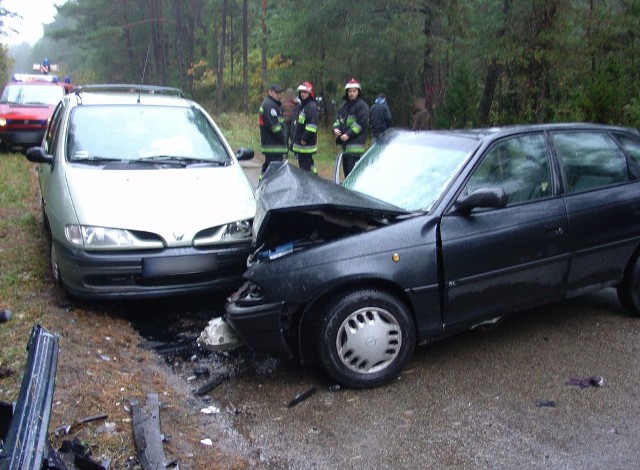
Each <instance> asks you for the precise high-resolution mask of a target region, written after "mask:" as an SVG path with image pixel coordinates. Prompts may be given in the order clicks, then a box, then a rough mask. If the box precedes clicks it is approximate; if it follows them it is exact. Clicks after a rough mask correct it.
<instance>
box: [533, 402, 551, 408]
mask: <svg viewBox="0 0 640 470" xmlns="http://www.w3.org/2000/svg"><path fill="white" fill-rule="evenodd" d="M536 406H537V407H538V408H542V407H545V406H549V407H553V406H556V402H555V401H553V400H538V401H537V402H536Z"/></svg>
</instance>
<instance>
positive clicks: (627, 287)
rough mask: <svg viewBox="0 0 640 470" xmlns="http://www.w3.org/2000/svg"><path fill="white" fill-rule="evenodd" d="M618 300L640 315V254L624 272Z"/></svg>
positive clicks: (634, 313)
mask: <svg viewBox="0 0 640 470" xmlns="http://www.w3.org/2000/svg"><path fill="white" fill-rule="evenodd" d="M617 294H618V300H620V303H621V304H622V306H623V307H624V308H625V309H626V310H628V311H629V312H630V313H632V314H633V315H635V316H640V256H639V257H637V258H636V259H635V261H634V263H633V265H631V266H629V268H627V270H626V271H625V274H624V279H622V283H620V285H618V288H617Z"/></svg>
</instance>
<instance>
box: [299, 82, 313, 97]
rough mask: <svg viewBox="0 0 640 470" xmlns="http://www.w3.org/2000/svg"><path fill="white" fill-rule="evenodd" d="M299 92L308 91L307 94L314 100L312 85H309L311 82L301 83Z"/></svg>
mask: <svg viewBox="0 0 640 470" xmlns="http://www.w3.org/2000/svg"><path fill="white" fill-rule="evenodd" d="M300 91H308V92H309V94H310V95H311V96H313V97H314V98H315V95H314V94H313V85H312V84H311V82H302V83H301V84H300V86H299V87H298V92H300Z"/></svg>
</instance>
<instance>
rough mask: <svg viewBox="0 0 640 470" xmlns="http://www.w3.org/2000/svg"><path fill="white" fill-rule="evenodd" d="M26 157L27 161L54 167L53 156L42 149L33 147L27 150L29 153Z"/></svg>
mask: <svg viewBox="0 0 640 470" xmlns="http://www.w3.org/2000/svg"><path fill="white" fill-rule="evenodd" d="M25 155H26V157H27V160H29V161H30V162H33V163H48V164H49V165H53V156H52V155H48V154H47V152H45V151H44V149H43V148H42V147H31V148H29V149H27V153H26V154H25Z"/></svg>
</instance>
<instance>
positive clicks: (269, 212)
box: [253, 163, 408, 245]
mask: <svg viewBox="0 0 640 470" xmlns="http://www.w3.org/2000/svg"><path fill="white" fill-rule="evenodd" d="M255 196H256V206H257V207H256V216H255V219H254V223H253V233H254V242H255V243H256V244H258V245H259V244H260V243H261V242H262V240H263V238H264V237H265V236H266V235H267V234H268V231H269V230H273V229H274V228H275V227H273V226H272V225H273V222H272V219H273V218H274V217H273V215H275V214H282V213H287V212H312V211H324V210H328V211H331V213H332V214H336V213H344V214H343V215H347V216H348V215H349V214H354V213H357V214H360V215H365V216H372V217H386V216H394V215H400V214H407V213H408V212H406V211H405V210H403V209H401V208H399V207H396V206H394V205H391V204H388V203H386V202H383V201H380V200H378V199H374V198H372V197H369V196H366V195H364V194H361V193H358V192H356V191H352V190H350V189H346V188H344V187H342V186H340V185H338V184H335V183H334V182H332V181H329V180H326V179H324V178H321V177H318V176H316V175H313V174H311V173H309V172H308V171H303V170H300V169H299V168H297V167H295V166H293V165H289V164H287V163H285V164H283V165H280V166H277V167H276V166H275V165H271V166H270V167H269V170H267V173H266V174H265V177H264V179H263V180H262V184H261V185H260V186H259V187H258V189H257V190H256V195H255Z"/></svg>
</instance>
